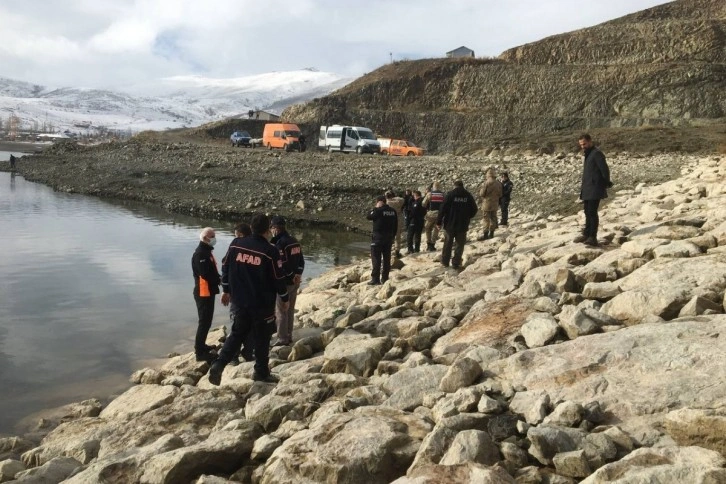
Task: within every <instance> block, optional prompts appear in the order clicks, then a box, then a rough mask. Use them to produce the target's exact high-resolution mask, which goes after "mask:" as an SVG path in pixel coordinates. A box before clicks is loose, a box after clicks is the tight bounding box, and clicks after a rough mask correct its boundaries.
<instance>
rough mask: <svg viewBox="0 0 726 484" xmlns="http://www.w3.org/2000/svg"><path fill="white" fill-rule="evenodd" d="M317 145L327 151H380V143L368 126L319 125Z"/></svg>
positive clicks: (359, 152)
mask: <svg viewBox="0 0 726 484" xmlns="http://www.w3.org/2000/svg"><path fill="white" fill-rule="evenodd" d="M318 146H319V147H320V148H322V149H324V150H327V151H328V152H333V151H341V152H344V153H350V152H352V151H354V152H356V153H358V154H361V153H380V152H381V144H380V143H379V142H378V140H377V139H376V135H375V134H373V131H372V130H371V129H369V128H365V127H363V126H341V125H339V124H334V125H333V126H321V127H320V136H319V137H318Z"/></svg>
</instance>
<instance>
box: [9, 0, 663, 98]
mask: <svg viewBox="0 0 726 484" xmlns="http://www.w3.org/2000/svg"><path fill="white" fill-rule="evenodd" d="M663 3H667V2H665V1H662V0H660V1H659V0H550V1H542V0H506V1H504V0H447V1H442V0H436V1H432V0H365V1H350V2H348V1H345V2H341V1H336V0H283V1H280V0H203V1H200V0H64V1H63V2H58V1H55V0H2V1H1V2H0V32H2V39H1V40H0V77H7V78H11V79H18V80H25V81H29V82H34V83H38V84H44V85H50V86H77V87H80V86H86V87H123V86H127V85H130V84H133V85H139V84H145V83H147V82H151V81H153V80H156V79H159V78H163V77H169V76H178V75H190V74H193V75H201V76H206V77H216V78H221V77H225V78H226V77H241V76H245V75H250V74H259V73H264V72H270V71H285V70H295V69H299V68H303V67H315V68H317V69H319V70H323V71H330V72H335V73H338V74H341V75H344V76H358V75H361V74H363V73H364V72H367V71H370V70H373V69H375V68H376V67H377V66H380V65H381V64H383V63H385V62H388V61H389V59H390V57H391V55H392V57H393V59H394V60H397V59H417V58H422V57H437V56H441V55H443V54H444V53H445V52H446V51H448V50H452V49H454V48H456V47H459V46H460V45H466V46H467V47H470V48H471V49H473V50H474V51H475V52H476V55H477V56H496V55H498V54H499V53H501V52H502V51H503V50H505V49H507V48H510V47H514V46H516V45H519V44H523V43H526V42H532V41H535V40H538V39H541V38H543V37H546V36H548V35H553V34H557V33H561V32H566V31H570V30H575V29H578V28H582V27H586V26H590V25H595V24H598V23H600V22H603V21H606V20H610V19H613V18H616V17H620V16H622V15H625V14H628V13H631V12H635V11H638V10H642V9H644V8H648V7H652V6H654V5H658V4H663Z"/></svg>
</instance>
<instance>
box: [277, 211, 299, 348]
mask: <svg viewBox="0 0 726 484" xmlns="http://www.w3.org/2000/svg"><path fill="white" fill-rule="evenodd" d="M271 223H272V240H271V242H272V243H273V244H275V246H276V247H277V248H278V249H280V255H281V256H282V270H283V273H284V276H285V285H286V286H287V295H288V297H289V298H290V301H289V303H288V304H287V310H285V311H283V309H282V308H283V306H285V304H283V303H282V300H281V299H280V298H279V297H278V298H277V308H276V310H275V320H276V322H277V342H276V343H275V346H288V345H291V344H292V327H293V320H294V318H295V300H296V299H297V290H298V289H300V281H302V273H303V271H304V270H305V257H304V256H303V252H302V247H300V243H299V242H298V241H297V239H296V238H295V237H293V236H292V235H290V234H289V233H288V232H287V229H286V228H285V223H286V222H285V218H284V217H272V222H271Z"/></svg>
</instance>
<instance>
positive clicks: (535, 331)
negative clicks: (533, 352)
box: [521, 298, 559, 348]
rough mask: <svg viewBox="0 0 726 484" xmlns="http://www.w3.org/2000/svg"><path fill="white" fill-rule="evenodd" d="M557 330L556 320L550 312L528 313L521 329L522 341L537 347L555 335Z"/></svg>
mask: <svg viewBox="0 0 726 484" xmlns="http://www.w3.org/2000/svg"><path fill="white" fill-rule="evenodd" d="M547 299H548V300H550V299H549V298H547ZM558 330H559V326H558V325H557V321H556V320H555V318H554V317H553V316H552V315H551V314H550V313H533V314H530V315H529V316H528V317H527V322H526V323H524V324H523V325H522V329H521V331H522V337H524V342H525V343H526V344H527V346H528V347H529V348H539V347H540V346H544V345H546V344H547V343H549V342H550V341H552V339H553V338H554V337H555V336H557V331H558Z"/></svg>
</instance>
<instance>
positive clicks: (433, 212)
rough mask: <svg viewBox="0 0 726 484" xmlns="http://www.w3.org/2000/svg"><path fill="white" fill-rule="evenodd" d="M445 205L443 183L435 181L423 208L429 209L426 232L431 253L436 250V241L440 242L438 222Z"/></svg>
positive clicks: (425, 224)
mask: <svg viewBox="0 0 726 484" xmlns="http://www.w3.org/2000/svg"><path fill="white" fill-rule="evenodd" d="M443 204H444V192H442V191H441V183H440V182H438V181H435V182H433V183H432V184H431V190H429V191H428V193H426V196H425V197H424V200H423V206H424V207H425V208H426V209H428V212H426V221H425V222H424V231H425V232H426V250H428V251H429V252H433V251H435V250H436V241H437V240H439V228H438V227H437V226H436V221H437V220H438V218H439V210H440V209H441V206H442V205H443Z"/></svg>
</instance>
